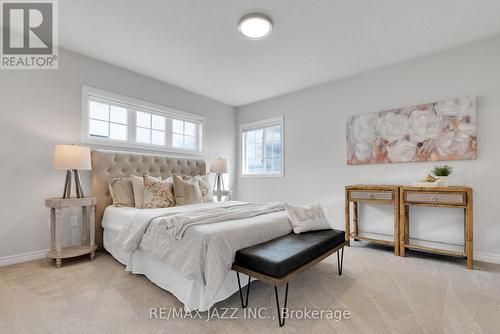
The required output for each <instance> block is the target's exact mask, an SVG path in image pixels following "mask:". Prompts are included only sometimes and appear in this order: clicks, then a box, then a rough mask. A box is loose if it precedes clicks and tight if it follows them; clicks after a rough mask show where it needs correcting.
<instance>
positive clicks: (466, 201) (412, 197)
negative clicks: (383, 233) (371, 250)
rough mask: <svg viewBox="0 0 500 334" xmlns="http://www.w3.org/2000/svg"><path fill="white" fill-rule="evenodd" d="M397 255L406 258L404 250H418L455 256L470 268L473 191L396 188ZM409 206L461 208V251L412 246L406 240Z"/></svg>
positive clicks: (458, 188) (462, 189)
mask: <svg viewBox="0 0 500 334" xmlns="http://www.w3.org/2000/svg"><path fill="white" fill-rule="evenodd" d="M399 196H400V199H399V207H400V208H399V214H400V217H399V224H400V228H399V230H400V234H399V236H400V238H399V247H400V251H399V254H400V255H401V256H405V251H406V249H407V248H408V249H414V250H421V251H427V252H433V253H438V254H443V255H450V256H458V257H465V258H467V269H473V267H474V264H473V261H474V260H473V254H472V251H473V250H472V233H473V224H472V221H473V212H472V204H473V198H472V188H469V187H410V186H404V187H400V188H399ZM410 205H420V206H431V207H444V208H463V210H464V240H465V244H464V249H463V251H453V250H445V249H438V248H433V247H424V246H419V245H413V244H411V243H410V242H409V241H410V240H409V235H410V231H409V214H408V212H409V210H408V207H409V206H410Z"/></svg>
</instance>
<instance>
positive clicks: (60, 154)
mask: <svg viewBox="0 0 500 334" xmlns="http://www.w3.org/2000/svg"><path fill="white" fill-rule="evenodd" d="M54 168H57V169H76V170H91V169H92V168H91V164H90V148H89V147H87V146H78V145H56V146H55V147H54Z"/></svg>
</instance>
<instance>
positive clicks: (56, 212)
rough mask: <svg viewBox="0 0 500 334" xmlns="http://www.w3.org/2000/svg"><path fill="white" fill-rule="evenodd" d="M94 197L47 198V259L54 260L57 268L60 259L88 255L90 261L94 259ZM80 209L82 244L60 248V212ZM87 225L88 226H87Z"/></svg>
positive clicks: (60, 263)
mask: <svg viewBox="0 0 500 334" xmlns="http://www.w3.org/2000/svg"><path fill="white" fill-rule="evenodd" d="M96 203H97V199H96V198H95V197H84V198H49V199H47V200H45V206H46V207H48V208H50V245H51V250H50V251H49V254H48V257H49V258H51V259H55V260H56V266H57V267H58V268H60V267H61V265H62V259H66V258H71V257H75V256H80V255H85V254H90V260H91V261H92V260H93V259H94V257H95V251H96V249H97V246H96V244H95V239H94V237H95V205H96ZM75 207H77V208H81V209H82V243H81V245H75V246H67V247H62V224H63V217H62V210H63V209H64V208H75ZM87 224H88V226H87ZM89 230H90V231H89Z"/></svg>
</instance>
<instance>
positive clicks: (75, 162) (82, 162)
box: [54, 145, 91, 198]
mask: <svg viewBox="0 0 500 334" xmlns="http://www.w3.org/2000/svg"><path fill="white" fill-rule="evenodd" d="M54 168H56V169H65V170H66V181H65V182H64V192H63V196H62V197H63V198H70V197H71V171H73V174H74V176H75V189H76V197H78V198H82V197H85V195H84V194H83V189H82V185H81V183H80V175H79V174H78V170H91V163H90V148H89V147H86V146H78V145H56V146H55V147H54Z"/></svg>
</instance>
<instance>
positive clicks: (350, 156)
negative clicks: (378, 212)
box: [347, 97, 477, 165]
mask: <svg viewBox="0 0 500 334" xmlns="http://www.w3.org/2000/svg"><path fill="white" fill-rule="evenodd" d="M476 157H477V137H476V98H475V97H465V98H457V99H451V100H445V101H441V102H436V103H429V104H422V105H418V106H414V107H410V108H402V109H395V110H387V111H382V112H378V113H371V114H364V115H356V116H351V117H349V118H348V119H347V164H348V165H361V164H379V163H394V162H415V161H439V160H470V159H476Z"/></svg>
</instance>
